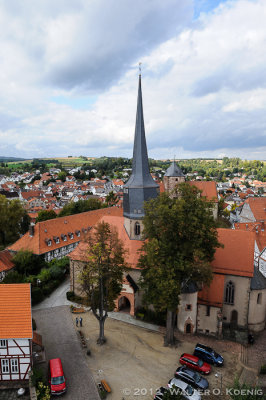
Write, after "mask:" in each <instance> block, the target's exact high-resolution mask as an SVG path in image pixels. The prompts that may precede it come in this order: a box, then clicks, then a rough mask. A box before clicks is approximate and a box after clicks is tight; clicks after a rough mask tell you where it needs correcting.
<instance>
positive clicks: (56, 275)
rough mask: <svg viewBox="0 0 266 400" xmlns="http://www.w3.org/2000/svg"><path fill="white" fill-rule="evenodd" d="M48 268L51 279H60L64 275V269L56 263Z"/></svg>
mask: <svg viewBox="0 0 266 400" xmlns="http://www.w3.org/2000/svg"><path fill="white" fill-rule="evenodd" d="M49 270H50V274H51V278H52V279H62V278H63V277H64V271H63V270H62V268H60V267H59V266H58V265H52V266H51V267H50V269H49Z"/></svg>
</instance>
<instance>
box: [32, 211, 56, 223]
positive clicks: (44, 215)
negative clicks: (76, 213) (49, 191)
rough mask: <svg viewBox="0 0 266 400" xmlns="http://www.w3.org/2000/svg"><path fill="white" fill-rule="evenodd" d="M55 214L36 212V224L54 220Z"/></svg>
mask: <svg viewBox="0 0 266 400" xmlns="http://www.w3.org/2000/svg"><path fill="white" fill-rule="evenodd" d="M56 217H57V215H56V212H55V211H54V210H41V211H39V212H38V217H37V218H36V222H41V221H47V220H48V219H53V218H56Z"/></svg>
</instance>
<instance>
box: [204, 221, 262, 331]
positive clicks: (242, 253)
mask: <svg viewBox="0 0 266 400" xmlns="http://www.w3.org/2000/svg"><path fill="white" fill-rule="evenodd" d="M218 235H219V241H220V242H221V243H222V244H223V245H224V247H221V248H218V249H217V250H216V252H215V258H214V260H213V262H212V267H213V280H212V282H211V284H210V286H209V287H204V288H203V289H202V290H201V291H199V293H198V310H197V331H198V332H201V333H207V334H212V335H217V334H220V333H221V330H222V329H223V330H224V331H225V330H226V328H228V329H231V330H239V329H240V330H243V331H246V332H247V331H253V332H257V331H261V330H263V329H264V327H265V315H266V276H264V275H263V274H262V273H261V271H260V270H259V268H258V265H256V264H255V263H254V249H255V240H256V234H255V233H254V232H250V231H244V230H233V229H218Z"/></svg>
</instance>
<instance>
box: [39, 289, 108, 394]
mask: <svg viewBox="0 0 266 400" xmlns="http://www.w3.org/2000/svg"><path fill="white" fill-rule="evenodd" d="M61 288H62V287H61ZM33 318H34V319H35V321H36V324H37V331H39V332H40V333H41V334H42V337H43V344H44V346H45V352H46V359H47V360H49V359H51V358H56V357H60V358H61V360H62V364H63V368H64V372H65V376H66V380H67V393H66V395H65V396H64V399H66V400H67V399H69V400H88V399H90V400H99V399H100V398H99V395H98V391H97V388H96V386H95V383H94V380H93V377H92V374H91V372H90V370H89V368H88V365H87V363H86V360H85V355H84V353H83V351H82V348H81V345H80V341H79V338H78V336H77V333H76V331H75V328H74V326H73V322H72V317H71V313H70V311H69V307H68V306H57V307H52V308H42V307H40V309H34V310H33ZM46 370H47V369H46Z"/></svg>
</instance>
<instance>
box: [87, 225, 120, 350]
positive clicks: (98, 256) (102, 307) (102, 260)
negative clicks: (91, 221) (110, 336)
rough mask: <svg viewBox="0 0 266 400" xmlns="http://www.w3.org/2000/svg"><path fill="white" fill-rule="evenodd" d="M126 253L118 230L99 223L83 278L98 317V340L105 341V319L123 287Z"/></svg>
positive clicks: (89, 243) (91, 240)
mask: <svg viewBox="0 0 266 400" xmlns="http://www.w3.org/2000/svg"><path fill="white" fill-rule="evenodd" d="M124 255H125V250H124V247H123V243H122V241H121V240H120V239H119V237H118V233H117V230H116V229H115V228H114V227H112V226H110V225H109V224H108V223H105V222H100V223H99V224H98V225H96V227H95V229H94V232H93V233H92V234H91V235H90V236H89V237H88V250H87V259H88V262H87V263H86V266H85V267H84V269H83V271H82V273H81V276H80V281H81V284H82V287H83V290H84V292H85V293H86V294H87V298H88V302H89V305H90V307H91V309H92V312H93V314H94V316H95V317H96V318H97V319H98V321H99V328H100V332H99V339H98V341H97V343H99V344H103V343H104V342H105V337H104V322H105V320H106V318H107V315H108V311H111V310H113V309H114V306H115V304H114V300H115V299H117V297H118V295H119V293H120V292H121V289H122V280H123V272H124V271H125V269H126V264H125V260H124Z"/></svg>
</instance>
